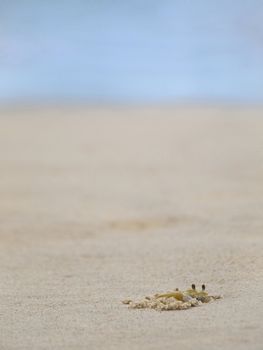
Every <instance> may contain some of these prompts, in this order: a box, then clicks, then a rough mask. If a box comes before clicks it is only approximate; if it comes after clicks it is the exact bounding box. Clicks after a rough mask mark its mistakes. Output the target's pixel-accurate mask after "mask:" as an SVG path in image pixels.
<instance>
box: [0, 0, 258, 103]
mask: <svg viewBox="0 0 263 350" xmlns="http://www.w3.org/2000/svg"><path fill="white" fill-rule="evenodd" d="M16 100H38V101H39V100H43V101H45V100H47V101H49V100H67V101H68V100H72V101H83V100H84V101H88V102H105V101H106V102H153V101H156V102H166V101H168V102H170V101H181V100H183V101H187V100H188V101H198V100H201V101H204V100H206V101H210V100H211V101H215V100H220V101H222V100H223V101H224V100H226V101H235V102H236V101H242V102H244V101H245V102H262V101H263V1H256V0H232V1H226V0H220V1H219V0H217V1H213V0H191V1H187V0H184V1H182V0H181V1H177V0H166V1H156V0H152V1H143V0H141V1H139V0H133V1H131V0H126V1H120V0H116V1H110V0H108V1H106V0H101V1H100V0H93V1H85V0H82V1H80V0H75V1H73V0H71V1H67V0H64V1H57V0H52V1H51V0H46V1H39V0H9V1H8V0H6V1H4V0H0V101H2V102H6V101H7V102H10V101H11V102H12V101H16Z"/></svg>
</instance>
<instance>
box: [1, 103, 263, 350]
mask: <svg viewBox="0 0 263 350" xmlns="http://www.w3.org/2000/svg"><path fill="white" fill-rule="evenodd" d="M262 112H263V109H262V108H260V107H234V106H222V107H213V106H208V107H201V106H200V107H198V106H196V107H195V106H191V107H184V106H178V107H173V106H167V107H162V106H159V107H155V108H154V107H140V108H139V107H138V108H135V107H130V108H128V107H85V106H79V107H77V106H75V107H66V106H65V107H36V106H35V107H31V108H29V107H23V108H19V107H14V108H2V109H1V111H0V239H1V240H0V242H1V244H0V281H1V284H0V293H1V298H0V348H1V349H3V350H9V349H10V350H11V349H12V350H13V349H25V350H28V349H34V350H38V349H63V350H67V349H91V350H92V349H96V350H100V349H107V350H111V349H122V350H125V349H131V350H133V349H134V350H135V349H136V350H137V349H147V350H148V349H166V350H170V349H173V350H174V349H193V348H196V349H204V350H205V349H209V350H213V349H253V350H257V349H262V344H263V342H262V331H263V323H262V318H263V312H262V310H263V308H262V301H263V298H262V291H263V272H262V271H263V254H262V252H263V237H262V227H263V216H262V212H263V118H262ZM192 283H196V285H197V286H199V287H200V286H201V284H202V283H205V284H206V286H207V290H208V291H209V292H210V293H211V294H212V295H213V294H222V295H223V296H224V297H223V299H220V300H218V301H215V302H213V303H209V304H206V305H203V306H202V307H194V308H191V309H188V310H184V311H169V312H156V311H154V310H130V309H128V308H127V306H126V305H123V304H122V303H121V301H122V300H123V299H129V298H130V299H132V300H134V299H140V298H141V297H144V296H145V295H153V294H154V293H162V292H166V291H167V290H171V289H174V288H176V287H179V288H181V289H186V288H188V287H189V286H190V285H191V284H192Z"/></svg>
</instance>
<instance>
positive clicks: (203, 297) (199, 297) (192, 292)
mask: <svg viewBox="0 0 263 350" xmlns="http://www.w3.org/2000/svg"><path fill="white" fill-rule="evenodd" d="M205 289H206V288H205V285H204V284H203V285H202V289H201V290H197V289H196V287H195V284H192V286H191V288H190V289H187V290H185V291H180V290H179V289H178V288H176V289H175V290H174V291H172V292H168V293H164V294H155V295H153V296H147V297H145V298H144V299H142V300H140V301H132V300H123V302H122V303H123V304H127V305H128V306H129V308H132V309H155V310H157V311H165V310H186V309H189V308H191V307H193V306H201V305H202V304H203V303H209V302H210V301H213V300H216V299H220V298H221V296H220V295H217V296H212V295H209V294H208V293H207V292H206V291H205Z"/></svg>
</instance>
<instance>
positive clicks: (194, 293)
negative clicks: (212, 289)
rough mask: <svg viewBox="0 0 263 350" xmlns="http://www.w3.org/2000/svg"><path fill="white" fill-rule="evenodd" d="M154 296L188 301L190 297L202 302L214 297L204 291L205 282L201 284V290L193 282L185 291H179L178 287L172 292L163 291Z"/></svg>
mask: <svg viewBox="0 0 263 350" xmlns="http://www.w3.org/2000/svg"><path fill="white" fill-rule="evenodd" d="M156 298H157V299H159V298H174V299H176V300H178V301H183V302H188V301H189V300H191V299H196V300H199V301H201V302H202V303H207V302H209V301H210V300H211V298H212V299H215V297H213V296H211V295H210V296H209V295H208V293H207V292H206V291H205V284H202V290H200V291H198V290H197V289H196V286H195V284H192V286H191V288H190V289H187V290H185V291H180V290H179V289H178V288H176V289H175V291H174V292H170V293H165V294H156Z"/></svg>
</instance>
